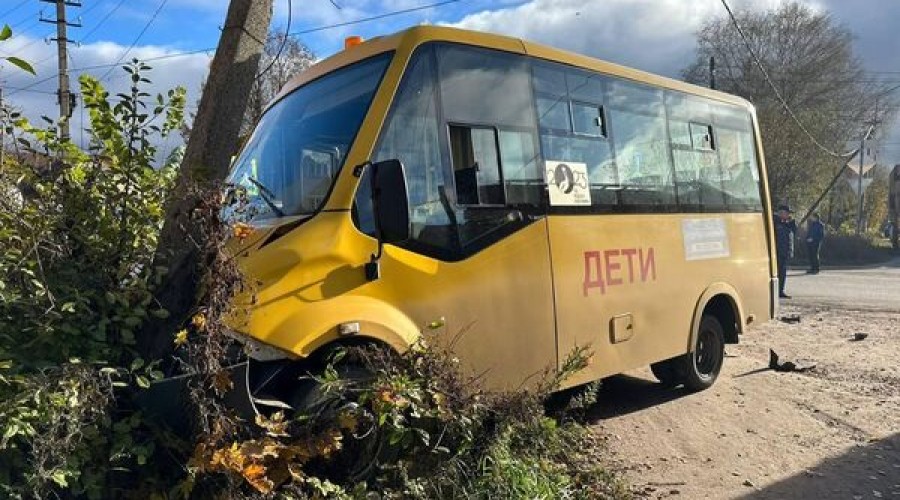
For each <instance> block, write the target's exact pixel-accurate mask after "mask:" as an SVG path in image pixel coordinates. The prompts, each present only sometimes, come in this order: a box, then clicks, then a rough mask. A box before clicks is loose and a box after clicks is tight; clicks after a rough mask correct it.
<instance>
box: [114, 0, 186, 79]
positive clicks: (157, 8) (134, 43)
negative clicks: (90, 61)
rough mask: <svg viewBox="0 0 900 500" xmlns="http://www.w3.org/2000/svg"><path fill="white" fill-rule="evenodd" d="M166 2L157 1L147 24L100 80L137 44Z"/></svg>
mask: <svg viewBox="0 0 900 500" xmlns="http://www.w3.org/2000/svg"><path fill="white" fill-rule="evenodd" d="M167 3H169V0H162V2H160V3H159V6H158V7H156V11H155V12H153V15H152V16H150V19H149V20H148V21H147V24H145V25H144V28H143V29H142V30H141V31H140V33H138V35H137V36H136V37H135V38H134V41H133V42H131V45H129V46H128V48H127V49H125V52H123V53H122V55H120V56H119V58H118V59H117V60H116V62H115V63H113V65H112V66H110V68H109V69H108V70H107V71H106V73H104V74H103V76H101V77H100V81H103V80H105V79H106V77H108V76H109V74H110V73H112V72H113V70H114V69H115V68H116V67H117V66H119V64H120V63H121V62H122V60H123V59H125V57H126V56H127V55H128V53H130V52H131V49H133V48H134V47H135V46H136V45H137V44H138V42H139V41H141V38H142V37H143V36H144V33H146V32H147V30H148V29H150V25H152V24H153V21H156V17H157V16H159V13H160V11H162V10H163V7H165V6H166V4H167Z"/></svg>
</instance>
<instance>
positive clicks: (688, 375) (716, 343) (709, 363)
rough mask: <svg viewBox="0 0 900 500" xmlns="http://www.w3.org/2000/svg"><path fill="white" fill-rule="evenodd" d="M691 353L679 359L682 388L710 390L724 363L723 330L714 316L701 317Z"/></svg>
mask: <svg viewBox="0 0 900 500" xmlns="http://www.w3.org/2000/svg"><path fill="white" fill-rule="evenodd" d="M693 347H694V348H693V349H692V352H690V353H688V354H687V355H685V356H683V357H682V358H681V363H680V365H681V367H680V371H681V373H682V374H683V376H684V379H683V381H682V382H683V383H684V386H685V387H686V388H687V389H689V390H692V391H702V390H704V389H708V388H710V387H711V386H712V385H713V384H714V383H715V382H716V379H717V378H718V377H719V372H720V371H721V370H722V363H723V362H724V361H725V330H724V329H723V328H722V324H721V323H719V320H718V319H716V318H715V317H714V316H703V319H701V320H700V328H699V330H698V332H697V339H696V340H695V341H694V346H693Z"/></svg>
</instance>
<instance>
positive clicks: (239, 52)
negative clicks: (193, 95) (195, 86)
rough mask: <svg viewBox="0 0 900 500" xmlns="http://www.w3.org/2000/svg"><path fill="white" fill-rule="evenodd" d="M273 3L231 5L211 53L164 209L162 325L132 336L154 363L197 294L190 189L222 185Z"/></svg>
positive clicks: (250, 0) (159, 259) (237, 1)
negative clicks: (197, 185)
mask: <svg viewBox="0 0 900 500" xmlns="http://www.w3.org/2000/svg"><path fill="white" fill-rule="evenodd" d="M272 4H273V0H231V3H230V5H229V7H228V14H227V17H226V19H225V25H224V28H223V29H222V35H221V36H220V38H219V45H218V47H217V48H216V55H215V56H214V57H213V60H212V64H211V65H210V70H209V77H208V78H207V80H206V85H205V86H204V88H203V95H202V97H201V98H200V107H199V109H198V110H197V115H196V117H195V118H194V123H193V126H192V127H191V134H190V137H189V138H188V142H187V149H186V150H185V154H184V159H183V160H182V162H181V170H180V171H179V174H178V180H177V181H176V187H175V192H174V195H173V197H172V199H171V200H170V201H169V205H168V207H167V209H166V221H165V224H164V226H163V230H162V233H161V234H160V240H159V245H158V248H157V252H156V263H157V264H158V265H162V266H165V267H167V268H168V275H167V276H166V279H165V280H164V283H163V284H162V286H161V287H160V288H159V289H158V290H157V291H156V299H157V300H158V301H159V304H160V305H161V306H162V307H164V308H165V309H166V310H167V311H169V317H168V318H167V319H163V320H159V321H157V322H156V323H153V324H149V325H147V327H146V328H145V329H144V331H142V332H141V335H140V337H139V338H138V348H139V350H140V351H141V352H142V353H143V354H144V355H146V356H151V357H158V356H159V355H161V354H164V353H165V352H166V351H167V349H169V348H170V347H171V345H172V339H171V337H170V336H169V335H166V333H168V332H171V331H174V329H175V328H176V326H177V325H180V324H181V323H182V322H183V321H184V320H185V319H186V317H187V315H188V314H189V313H190V309H191V307H192V306H193V305H194V302H195V299H196V291H197V281H198V279H199V276H197V248H196V247H195V246H194V245H193V243H192V242H193V241H198V240H199V238H198V235H197V234H196V230H195V228H194V226H193V224H194V221H192V220H191V217H190V212H191V210H192V209H193V207H195V206H196V205H197V201H198V200H196V199H195V198H194V197H193V196H192V195H191V190H190V187H191V185H192V184H195V183H201V184H202V183H207V182H213V181H217V180H221V179H223V178H224V177H225V175H226V174H227V173H228V168H229V166H230V162H231V156H232V155H233V154H234V153H235V152H236V151H237V146H238V135H239V133H240V129H241V122H242V120H243V117H244V112H245V110H246V108H247V102H248V100H249V98H250V89H251V87H252V86H253V82H254V81H255V80H256V72H257V71H258V70H259V61H260V58H261V57H262V52H263V49H264V48H265V43H266V37H267V35H268V32H269V23H270V22H271V20H272Z"/></svg>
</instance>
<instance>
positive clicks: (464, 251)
mask: <svg viewBox="0 0 900 500" xmlns="http://www.w3.org/2000/svg"><path fill="white" fill-rule="evenodd" d="M229 182H230V183H231V184H232V185H234V186H238V187H243V188H244V189H245V191H244V195H243V198H242V199H243V201H242V202H239V203H237V204H236V206H234V207H230V208H228V209H226V212H228V214H229V215H228V216H229V217H232V218H233V220H235V221H241V222H244V223H246V224H248V225H249V226H250V227H251V228H252V231H251V232H250V233H249V235H248V234H242V238H240V240H239V241H235V242H233V244H234V248H235V251H236V252H237V254H238V255H239V257H240V262H241V266H242V268H243V270H244V271H245V272H246V274H247V275H248V276H249V278H250V279H251V280H252V281H253V282H255V283H256V284H257V291H256V297H255V299H254V301H253V303H252V305H250V311H249V314H248V316H247V318H246V320H245V321H243V322H241V323H240V324H239V325H235V328H234V329H235V335H236V336H237V337H239V338H240V339H242V340H243V341H244V342H245V344H246V346H247V351H248V352H249V353H250V356H251V358H252V360H251V363H250V366H249V368H248V371H249V382H248V383H249V390H250V392H251V394H253V396H254V398H255V401H256V402H257V403H258V404H269V403H272V402H273V401H275V403H272V404H281V403H283V402H284V400H285V399H287V398H288V396H286V395H285V393H286V392H290V391H291V390H292V389H291V385H292V382H291V380H295V379H292V378H291V377H290V376H280V375H278V374H279V373H294V374H295V373H296V371H295V370H296V368H292V367H298V366H308V364H309V363H311V362H312V360H320V359H321V356H322V353H324V352H328V351H329V350H330V349H332V348H333V347H334V346H338V345H347V344H360V343H363V344H364V343H379V344H383V345H387V346H390V347H391V348H394V349H396V350H398V351H402V350H404V349H407V348H408V347H409V346H410V345H412V344H413V343H414V342H416V341H417V339H419V338H421V337H424V339H425V340H426V342H428V343H432V344H435V343H437V344H445V345H446V344H449V343H451V340H452V349H453V351H454V353H455V354H456V356H457V357H458V358H459V359H460V361H461V366H463V367H464V369H466V370H472V371H474V372H476V373H483V374H485V380H486V381H487V383H488V384H489V386H491V387H494V388H511V387H518V386H520V385H521V384H522V383H523V382H524V381H527V380H533V377H534V376H535V374H538V373H541V372H542V371H544V370H546V369H548V368H550V369H552V368H554V367H557V366H558V365H559V364H560V363H561V362H562V360H563V359H564V358H565V356H566V355H567V353H569V352H570V351H571V350H572V349H574V348H575V347H576V346H589V347H590V349H591V351H593V357H592V359H591V362H590V364H589V366H587V367H586V368H585V369H583V370H582V371H581V372H579V373H578V374H577V375H576V376H574V377H573V378H571V379H570V380H568V381H567V382H566V383H567V384H568V386H575V385H578V384H582V383H586V382H588V381H594V380H598V379H602V378H604V377H607V376H610V375H613V374H617V373H621V372H624V371H627V370H631V369H635V368H638V367H641V366H646V365H651V366H652V369H653V372H654V373H655V374H656V376H657V377H658V378H659V379H660V380H661V381H662V382H665V383H669V384H684V385H685V386H687V387H689V388H691V389H698V390H699V389H704V388H706V387H708V386H709V385H711V384H712V383H713V382H714V381H715V379H716V377H717V375H718V374H719V370H720V368H721V366H722V362H723V358H724V345H725V344H727V343H736V342H738V339H739V335H740V334H742V333H744V332H745V331H746V329H747V328H748V327H749V326H751V325H752V324H754V323H759V322H762V321H766V320H767V319H768V318H771V317H772V316H773V315H774V314H775V308H776V306H777V303H776V301H777V298H776V295H775V292H774V291H777V289H778V287H777V282H776V281H777V278H776V273H775V268H774V267H773V266H774V264H773V262H774V258H773V236H772V228H771V215H770V210H769V207H770V200H769V195H768V189H767V185H766V175H765V167H764V163H763V152H762V147H761V145H760V135H759V131H758V129H757V124H756V119H755V114H754V110H753V107H752V106H751V105H750V104H749V103H748V102H747V101H745V100H743V99H741V98H738V97H735V96H732V95H728V94H724V93H720V92H716V91H713V90H708V89H705V88H701V87H697V86H693V85H689V84H686V83H683V82H679V81H675V80H671V79H668V78H663V77H660V76H655V75H652V74H648V73H645V72H642V71H637V70H634V69H629V68H625V67H622V66H618V65H615V64H610V63H607V62H603V61H599V60H596V59H592V58H589V57H585V56H581V55H577V54H572V53H569V52H564V51H561V50H557V49H553V48H549V47H545V46H542V45H538V44H535V43H531V42H528V41H524V40H519V39H515V38H509V37H504V36H498V35H493V34H487V33H478V32H473V31H464V30H458V29H451V28H444V27H415V28H411V29H408V30H406V31H402V32H400V33H397V34H394V35H390V36H384V37H379V38H375V39H372V40H369V41H366V42H364V43H348V44H347V47H346V48H345V50H343V51H342V52H340V53H338V54H336V55H334V56H332V57H330V58H328V59H326V60H323V61H321V62H319V63H318V64H316V65H315V66H313V67H312V68H310V69H309V70H307V71H305V72H304V73H302V74H300V75H299V76H297V77H296V78H295V79H294V80H293V81H292V82H291V83H289V84H288V85H287V86H286V88H284V89H283V91H282V92H281V93H280V94H279V96H278V97H277V98H276V99H275V100H274V102H273V103H272V104H271V105H270V107H269V108H268V110H267V111H266V113H265V114H264V116H263V118H262V119H261V120H260V122H259V124H258V126H257V127H256V130H255V131H254V132H253V134H252V136H251V137H250V138H249V140H248V142H247V144H246V146H245V147H244V148H243V150H242V152H241V153H240V154H239V155H238V157H237V158H236V160H235V162H234V165H233V168H232V172H231V174H230V177H229ZM305 363H306V364H307V365H304V364H305ZM260 374H262V375H260ZM279 378H280V379H281V380H282V382H280V383H272V380H277V379H279ZM278 401H281V403H278Z"/></svg>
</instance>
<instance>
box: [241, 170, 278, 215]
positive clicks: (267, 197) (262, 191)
mask: <svg viewBox="0 0 900 500" xmlns="http://www.w3.org/2000/svg"><path fill="white" fill-rule="evenodd" d="M246 179H247V180H248V181H250V182H252V183H253V185H254V186H256V187H258V188H259V197H260V198H262V199H263V201H264V202H266V205H269V208H271V209H272V211H273V212H275V215H277V216H278V217H284V211H283V210H281V209H280V208H278V205H276V204H275V201H273V200H274V198H275V193H273V192H272V191H271V190H269V188H267V187H266V186H265V185H263V183H262V182H259V181H258V180H256V179H255V178H253V177H250V176H249V175H248V176H247V177H246Z"/></svg>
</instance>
